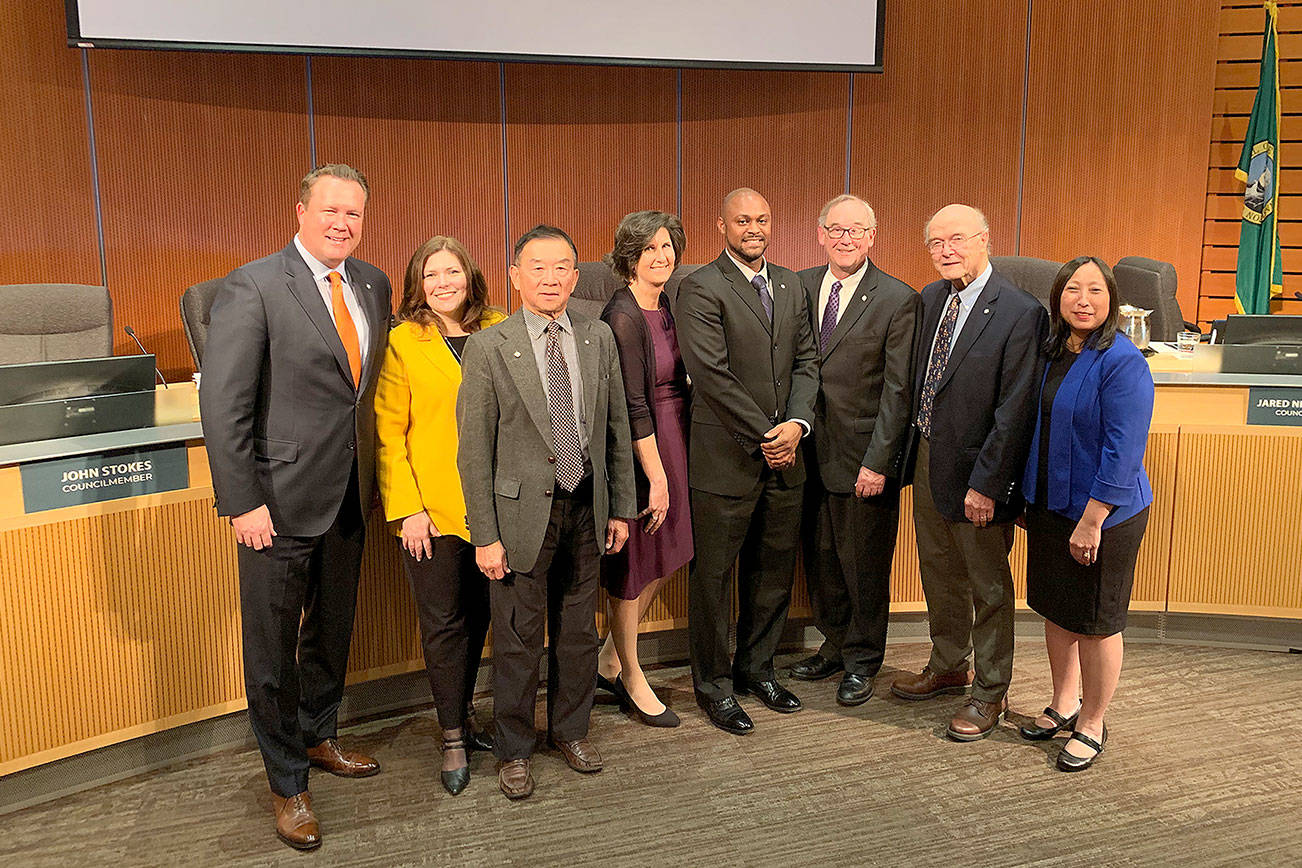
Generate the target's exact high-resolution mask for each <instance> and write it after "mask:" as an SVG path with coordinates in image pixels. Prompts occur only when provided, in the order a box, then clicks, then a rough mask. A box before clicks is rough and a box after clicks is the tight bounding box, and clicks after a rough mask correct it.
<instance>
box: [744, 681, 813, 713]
mask: <svg viewBox="0 0 1302 868" xmlns="http://www.w3.org/2000/svg"><path fill="white" fill-rule="evenodd" d="M732 686H733V689H734V690H736V691H737V692H738V693H740V694H742V695H743V696H744V695H746V694H747V693H753V694H755V696H756V698H758V699H759V701H760V702H762V703H764V704H765V705H766V706H768V707H769V708H770V709H772V710H773V711H776V712H778V713H779V714H791V713H793V712H796V711H799V710H800V709H801V708H803V707H804V706H803V705H801V704H800V697H799V696H796V694H794V693H792V692H791V691H790V690H787V689H786V688H785V687H783V686H782V685H781V684H779V683H778V682H777V681H776V680H775V679H770V680H768V681H752V682H749V683H741V682H733V685H732Z"/></svg>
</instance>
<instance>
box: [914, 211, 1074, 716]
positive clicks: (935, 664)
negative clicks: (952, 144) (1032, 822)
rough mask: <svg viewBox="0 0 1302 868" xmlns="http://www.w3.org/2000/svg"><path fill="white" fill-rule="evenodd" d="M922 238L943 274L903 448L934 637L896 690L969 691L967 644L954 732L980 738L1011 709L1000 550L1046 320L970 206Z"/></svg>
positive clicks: (1005, 582)
mask: <svg viewBox="0 0 1302 868" xmlns="http://www.w3.org/2000/svg"><path fill="white" fill-rule="evenodd" d="M926 239H927V250H928V251H929V252H930V253H931V261H932V264H933V265H935V267H936V270H937V271H938V272H939V273H940V276H941V278H942V280H938V281H936V282H935V283H932V284H930V285H929V286H927V288H926V289H924V290H923V291H922V328H921V331H920V333H919V338H918V348H917V354H916V370H915V376H914V399H913V421H914V427H913V431H912V436H911V438H910V446H911V449H910V454H909V460H910V467H911V469H912V472H913V476H912V480H913V523H914V528H915V530H916V532H917V540H918V561H919V564H920V566H921V571H922V590H923V593H924V594H925V595H926V598H927V616H928V620H929V622H930V629H931V643H932V649H931V659H930V661H929V662H928V663H927V666H926V668H924V669H923V670H922V672H921V673H920V674H906V675H902V676H900V677H899V678H897V679H896V680H895V683H894V684H893V685H892V686H891V691H892V692H893V693H895V695H897V696H900V697H903V698H904V699H917V700H922V699H931V698H932V697H934V696H939V695H941V694H943V693H963V692H964V691H965V690H966V688H967V684H968V682H969V680H970V679H971V674H970V673H969V671H968V652H969V650H970V651H971V653H972V657H973V660H974V662H975V668H976V680H975V681H974V682H973V683H972V695H971V696H970V697H969V698H968V700H967V701H966V702H965V703H964V704H963V706H962V707H961V708H960V709H959V711H958V713H957V714H955V715H954V717H953V719H952V720H951V721H950V723H949V730H948V732H949V736H950V737H951V738H953V739H955V740H957V741H975V740H976V739H981V738H985V737H986V736H987V735H989V734H990V733H991V731H993V729H994V728H995V726H996V725H997V724H998V723H999V721H1000V719H1001V718H1002V717H1003V715H1004V713H1005V712H1006V711H1007V709H1008V699H1007V693H1008V684H1009V681H1010V680H1011V679H1012V675H1013V577H1012V574H1011V572H1010V571H1009V569H1008V553H1009V552H1010V551H1011V550H1012V547H1013V520H1014V519H1015V518H1016V517H1017V516H1018V514H1019V513H1020V512H1021V510H1022V491H1021V479H1022V470H1023V468H1024V467H1025V465H1026V453H1027V449H1028V448H1029V445H1030V438H1031V432H1032V430H1033V428H1034V418H1033V414H1034V413H1035V409H1036V395H1037V394H1038V388H1039V385H1040V373H1041V371H1042V368H1041V366H1040V363H1039V349H1040V345H1041V344H1042V343H1043V341H1044V337H1045V335H1046V334H1047V333H1048V327H1049V320H1048V316H1047V314H1046V313H1045V310H1044V307H1043V306H1042V305H1041V304H1040V303H1039V302H1038V301H1037V300H1036V299H1035V298H1034V297H1032V296H1031V295H1029V294H1027V293H1025V292H1023V291H1022V290H1020V289H1018V288H1017V287H1015V286H1013V284H1012V283H1011V282H1010V281H1009V280H1007V279H1006V278H1004V277H1003V276H1002V275H1000V274H999V272H997V271H995V270H994V269H993V268H992V267H991V265H990V226H989V224H988V223H987V222H986V218H985V216H984V215H983V214H982V213H981V212H980V211H978V210H977V209H975V208H972V207H969V206H967V205H948V206H946V207H944V208H942V209H940V210H939V211H937V212H936V214H935V215H934V216H933V217H932V218H931V220H930V221H928V223H927V228H926Z"/></svg>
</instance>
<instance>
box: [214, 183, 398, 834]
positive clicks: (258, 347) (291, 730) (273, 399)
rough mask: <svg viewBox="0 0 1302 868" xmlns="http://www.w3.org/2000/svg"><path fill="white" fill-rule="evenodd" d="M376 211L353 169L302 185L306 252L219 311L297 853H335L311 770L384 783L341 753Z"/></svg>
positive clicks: (376, 277)
mask: <svg viewBox="0 0 1302 868" xmlns="http://www.w3.org/2000/svg"><path fill="white" fill-rule="evenodd" d="M368 196H369V191H368V188H367V185H366V179H365V178H364V177H363V176H362V174H361V173H360V172H358V171H357V170H356V169H353V168H351V167H349V166H345V165H342V164H331V165H325V166H321V167H320V168H318V169H315V170H314V171H312V172H310V173H309V174H308V175H307V177H305V178H304V179H303V182H302V184H301V187H300V197H299V202H298V205H297V206H296V209H295V210H296V212H297V215H298V234H297V235H296V236H295V237H294V240H293V241H292V242H290V244H289V246H287V247H286V248H285V249H284V250H282V251H280V252H279V253H274V254H272V255H271V256H268V257H265V258H263V259H259V260H257V261H256V262H251V263H249V264H248V265H244V266H241V267H240V268H237V269H235V270H234V271H233V272H231V274H230V276H229V277H227V278H226V284H225V285H224V286H223V287H222V288H221V290H219V292H218V294H217V297H216V299H215V300H214V301H213V306H212V314H211V325H210V326H209V331H208V341H207V344H206V350H205V353H204V357H203V385H202V388H201V389H200V390H199V406H200V410H201V415H202V419H203V433H204V438H205V441H206V445H207V450H208V463H209V465H210V466H211V468H212V481H213V491H214V492H215V493H216V499H217V513H218V515H227V516H230V517H231V527H232V528H234V530H235V539H236V541H237V542H238V543H239V544H240V545H239V550H238V558H239V570H240V615H241V622H242V625H243V631H244V632H243V638H244V685H245V691H246V693H247V696H248V703H249V721H250V723H251V724H252V726H253V732H254V735H256V736H257V739H258V746H259V747H260V748H261V749H262V760H263V763H264V765H265V766H266V770H267V779H268V781H269V783H270V785H271V791H272V795H273V797H274V798H273V801H274V804H275V813H276V832H277V834H278V835H280V837H281V838H282V839H283V840H284V841H285V842H286V843H287V844H289V845H290V846H292V847H295V848H298V849H310V848H313V847H316V846H317V845H319V844H320V843H321V833H320V828H319V826H318V824H317V820H316V817H315V815H314V814H313V812H312V802H311V797H310V796H309V794H308V792H307V777H308V766H309V764H310V765H315V766H318V767H319V768H323V769H325V770H326V771H328V772H331V773H332V774H336V775H341V776H344V777H365V776H368V775H373V774H375V773H376V772H378V771H379V770H380V767H379V765H378V764H377V763H376V762H375V760H373V759H371V758H370V757H366V756H363V755H361V754H358V753H354V752H351V751H345V750H342V749H340V747H339V743H338V742H337V741H336V739H335V734H336V724H337V717H338V712H339V702H340V700H341V698H342V696H343V687H344V674H345V671H346V670H347V666H348V648H349V644H350V642H351V640H352V631H353V610H354V607H355V605H356V602H357V578H358V571H359V569H360V566H361V558H362V544H363V539H364V531H365V514H366V512H367V511H368V510H369V509H370V505H371V497H372V490H373V482H374V476H375V416H374V412H373V410H372V404H373V401H374V395H375V381H376V372H377V371H378V370H379V367H380V361H381V360H382V359H383V357H384V347H385V342H386V341H387V340H388V334H389V292H390V290H389V280H388V278H386V277H385V276H384V274H383V273H382V272H381V271H380V270H379V269H377V268H375V267H374V266H372V265H368V264H366V263H365V262H361V261H360V260H357V259H353V258H351V254H352V252H353V250H354V249H355V248H356V247H357V243H358V241H360V240H361V235H362V218H363V215H364V212H365V209H366V202H367V198H368Z"/></svg>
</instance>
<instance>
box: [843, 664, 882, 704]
mask: <svg viewBox="0 0 1302 868" xmlns="http://www.w3.org/2000/svg"><path fill="white" fill-rule="evenodd" d="M873 682H874V679H873V676H871V675H856V674H854V673H853V672H847V673H845V675H844V676H842V677H841V685H840V686H839V687H837V688H836V703H837V705H844V706H847V707H853V706H856V705H863V704H864V703H865V702H867V701H868V700H870V699H872V696H873V687H874V683H873Z"/></svg>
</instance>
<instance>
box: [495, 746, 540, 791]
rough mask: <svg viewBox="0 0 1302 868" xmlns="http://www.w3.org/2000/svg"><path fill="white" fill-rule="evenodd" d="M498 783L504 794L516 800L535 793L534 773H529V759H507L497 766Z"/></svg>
mask: <svg viewBox="0 0 1302 868" xmlns="http://www.w3.org/2000/svg"><path fill="white" fill-rule="evenodd" d="M497 785H498V786H499V787H500V788H501V789H502V795H504V796H506V797H507V798H508V799H511V800H512V801H515V800H516V799H527V798H529V797H530V796H532V795H533V775H531V774H529V759H528V757H525V758H523V759H513V760H506V761H505V762H502V763H499V764H498V766H497Z"/></svg>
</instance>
